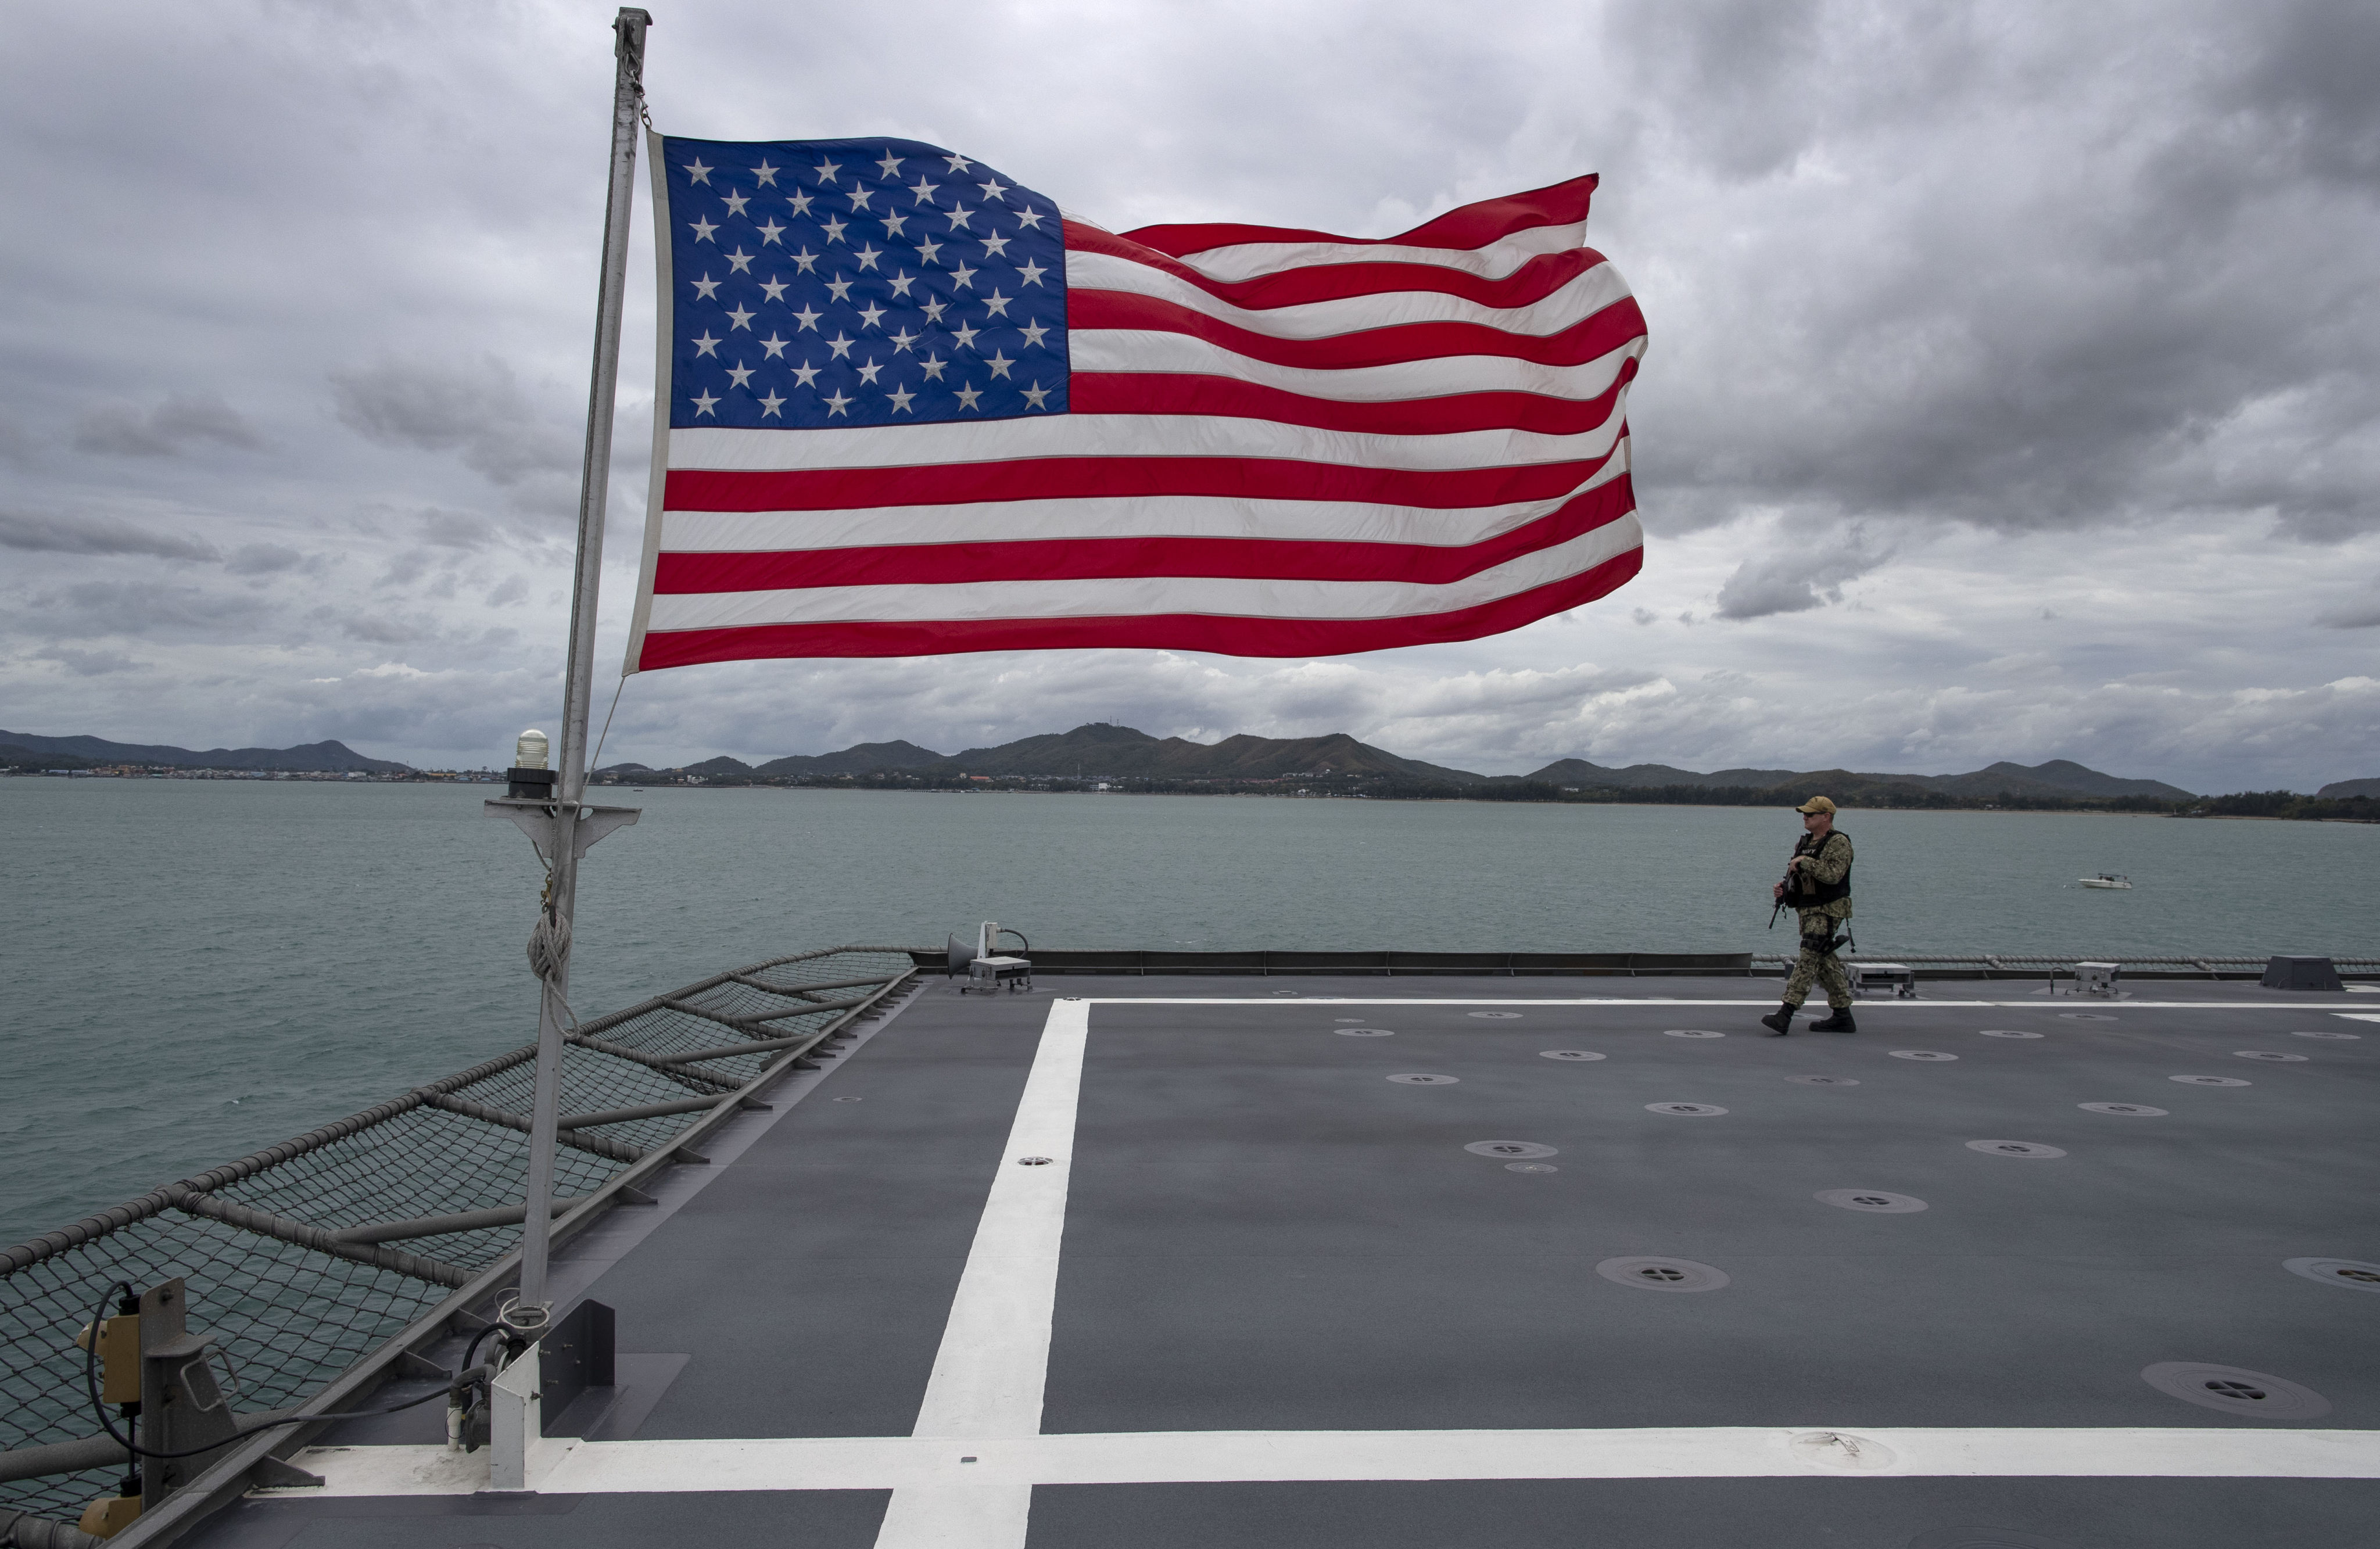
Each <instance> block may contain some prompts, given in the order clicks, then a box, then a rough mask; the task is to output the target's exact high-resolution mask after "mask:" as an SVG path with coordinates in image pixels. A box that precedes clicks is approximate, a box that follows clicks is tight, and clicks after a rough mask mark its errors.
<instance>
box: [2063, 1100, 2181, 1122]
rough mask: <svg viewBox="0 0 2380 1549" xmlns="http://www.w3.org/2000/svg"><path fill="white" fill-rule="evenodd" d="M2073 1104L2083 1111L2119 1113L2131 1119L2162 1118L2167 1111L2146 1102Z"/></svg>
mask: <svg viewBox="0 0 2380 1549" xmlns="http://www.w3.org/2000/svg"><path fill="white" fill-rule="evenodd" d="M2074 1106H2075V1107H2078V1108H2081V1109H2082V1110H2083V1112H2085V1113H2119V1114H2124V1115H2127V1116H2129V1117H2131V1118H2133V1119H2163V1118H2165V1117H2166V1115H2167V1111H2168V1110H2166V1109H2164V1108H2153V1107H2149V1106H2148V1105H2147V1104H2146V1103H2077V1104H2075V1105H2074Z"/></svg>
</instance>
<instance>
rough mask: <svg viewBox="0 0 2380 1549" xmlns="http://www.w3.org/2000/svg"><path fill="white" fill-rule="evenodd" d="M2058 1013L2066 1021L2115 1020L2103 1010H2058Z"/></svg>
mask: <svg viewBox="0 0 2380 1549" xmlns="http://www.w3.org/2000/svg"><path fill="white" fill-rule="evenodd" d="M2058 1015H2059V1016H2060V1017H2063V1018H2064V1019H2065V1020H2066V1021H2068V1022H2113V1021H2115V1020H2116V1019H2115V1018H2114V1017H2111V1016H2109V1015H2108V1014H2107V1012H2105V1011H2060V1012H2058Z"/></svg>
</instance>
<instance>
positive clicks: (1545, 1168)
mask: <svg viewBox="0 0 2380 1549" xmlns="http://www.w3.org/2000/svg"><path fill="white" fill-rule="evenodd" d="M1504 1170H1505V1171H1506V1172H1526V1173H1547V1172H1560V1171H1561V1168H1558V1167H1556V1166H1554V1165H1553V1164H1552V1163H1551V1162H1507V1163H1505V1164H1504Z"/></svg>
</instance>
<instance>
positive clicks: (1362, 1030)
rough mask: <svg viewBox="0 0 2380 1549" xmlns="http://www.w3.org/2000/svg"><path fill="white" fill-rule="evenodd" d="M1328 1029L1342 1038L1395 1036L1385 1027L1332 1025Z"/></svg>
mask: <svg viewBox="0 0 2380 1549" xmlns="http://www.w3.org/2000/svg"><path fill="white" fill-rule="evenodd" d="M1330 1031H1331V1032H1333V1033H1336V1034H1338V1035H1340V1036H1341V1037H1342V1038H1393V1037H1395V1036H1396V1035H1395V1034H1394V1033H1391V1032H1390V1031H1389V1030H1388V1029H1387V1028H1385V1027H1334V1028H1332V1029H1331V1030H1330Z"/></svg>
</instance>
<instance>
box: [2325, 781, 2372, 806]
mask: <svg viewBox="0 0 2380 1549" xmlns="http://www.w3.org/2000/svg"><path fill="white" fill-rule="evenodd" d="M2314 795H2315V796H2316V797H2317V798H2321V799H2326V800H2330V801H2345V800H2346V799H2347V798H2348V797H2350V796H2373V797H2380V778H2375V779H2373V780H2334V781H2331V782H2330V783H2329V784H2328V785H2325V786H2324V787H2323V788H2322V789H2321V790H2319V791H2317V792H2315V793H2314Z"/></svg>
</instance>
